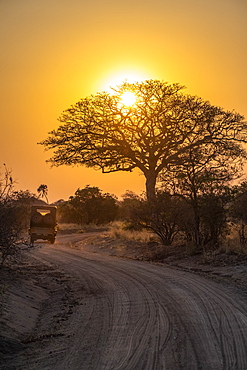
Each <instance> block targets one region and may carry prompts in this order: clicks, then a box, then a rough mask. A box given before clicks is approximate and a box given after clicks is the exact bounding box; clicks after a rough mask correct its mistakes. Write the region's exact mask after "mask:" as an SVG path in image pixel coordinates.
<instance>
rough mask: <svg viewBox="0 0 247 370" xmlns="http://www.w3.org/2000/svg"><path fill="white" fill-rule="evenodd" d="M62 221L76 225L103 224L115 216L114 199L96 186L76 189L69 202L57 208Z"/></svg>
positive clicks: (115, 206)
mask: <svg viewBox="0 0 247 370" xmlns="http://www.w3.org/2000/svg"><path fill="white" fill-rule="evenodd" d="M58 209H59V213H60V214H61V216H62V219H65V220H66V217H67V219H68V220H72V222H76V223H78V224H87V225H88V224H92V223H93V224H96V225H100V224H105V223H108V222H111V221H113V220H114V219H115V217H116V215H117V209H118V207H117V203H116V198H115V197H114V196H113V195H110V194H108V193H102V191H101V190H100V189H99V188H98V187H96V186H89V185H87V186H85V188H83V189H80V188H79V189H77V190H76V192H75V195H74V196H71V197H70V199H69V201H68V202H66V203H63V204H62V206H61V207H60V206H59V207H58Z"/></svg>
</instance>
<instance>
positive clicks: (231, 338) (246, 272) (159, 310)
mask: <svg viewBox="0 0 247 370" xmlns="http://www.w3.org/2000/svg"><path fill="white" fill-rule="evenodd" d="M136 247H138V248H136ZM150 247H152V246H149V248H150ZM146 248H147V246H146V245H144V244H140V245H138V246H136V245H133V243H130V242H128V243H127V244H126V243H125V242H123V241H119V240H118V241H112V240H110V239H109V237H108V236H107V235H102V234H100V235H99V234H95V233H87V234H70V235H60V236H58V239H57V242H56V244H55V245H54V246H52V245H50V244H47V243H43V244H35V248H34V249H33V250H32V252H31V253H30V254H28V255H26V256H25V258H24V260H23V263H22V264H20V265H16V266H14V268H12V269H8V268H5V269H3V270H2V271H1V272H0V274H1V284H2V286H3V287H4V290H5V293H4V294H1V296H0V297H1V298H0V299H1V307H2V312H1V322H0V329H1V330H0V333H1V334H0V358H1V363H0V369H23V370H25V369H35V370H39V369H40V370H43V369H52V368H54V369H59V370H62V369H64V370H65V369H66V370H67V369H72V370H73V369H78V370H79V369H82V370H84V369H85V370H87V369H112V370H113V369H114V370H115V369H129V370H132V369H147V370H150V369H168V370H169V369H172V370H174V369H175V370H176V369H185V370H186V369H188V370H191V369H203V370H204V369H205V370H207V369H208V370H209V369H210V370H218V369H222V370H225V369H236V370H239V369H240V370H241V369H242V370H244V369H246V368H247V353H246V348H247V335H246V334H247V312H246V302H247V289H246V277H247V264H246V260H244V259H243V258H242V257H241V258H240V257H239V256H234V255H232V256H225V255H219V256H217V257H216V258H215V259H214V261H213V262H212V261H211V263H210V264H209V262H210V261H207V264H203V263H202V262H203V261H202V260H201V257H198V256H195V257H193V258H192V257H188V258H181V259H179V258H178V257H176V256H174V255H167V256H166V259H165V263H161V261H158V262H157V261H156V262H152V263H147V262H145V261H143V260H145V258H146V257H145V256H146V252H147V250H146ZM156 252H157V254H158V250H157V251H156ZM113 257H122V258H113ZM135 260H142V262H140V261H135ZM204 262H205V261H204Z"/></svg>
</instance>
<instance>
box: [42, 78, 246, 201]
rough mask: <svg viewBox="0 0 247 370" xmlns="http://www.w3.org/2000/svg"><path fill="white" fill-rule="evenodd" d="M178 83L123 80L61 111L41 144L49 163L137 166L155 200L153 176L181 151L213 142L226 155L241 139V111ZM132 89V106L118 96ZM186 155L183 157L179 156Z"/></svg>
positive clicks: (243, 130) (109, 168) (179, 159)
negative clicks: (212, 101)
mask: <svg viewBox="0 0 247 370" xmlns="http://www.w3.org/2000/svg"><path fill="white" fill-rule="evenodd" d="M183 88H184V87H183V86H181V85H179V84H168V83H165V82H162V81H158V80H147V81H144V82H140V83H134V84H131V83H127V82H125V83H123V84H122V85H120V86H118V87H117V88H116V89H114V93H113V94H109V93H107V92H101V93H97V94H96V95H91V96H89V97H86V98H84V99H81V100H80V101H79V102H77V103H76V104H75V105H73V106H71V107H70V108H69V109H67V110H66V111H64V112H63V113H62V115H61V117H60V118H59V122H60V123H61V125H60V126H59V127H58V129H56V130H53V131H51V132H50V133H49V137H48V138H47V139H46V140H44V141H43V142H42V143H41V144H43V145H44V146H45V147H46V148H47V149H53V150H54V153H53V156H52V157H51V158H50V160H49V161H50V162H51V163H52V164H53V165H55V166H59V165H63V164H65V165H75V164H79V165H85V166H87V167H93V168H95V169H101V171H102V172H103V173H107V172H114V171H131V170H133V169H134V168H138V169H139V170H140V171H141V172H142V173H143V174H144V176H145V178H146V192H147V198H148V200H149V201H155V185H156V180H157V176H158V175H159V173H160V172H161V171H162V170H163V169H165V168H169V166H170V165H177V164H179V163H182V162H183V160H184V159H185V158H186V155H185V154H186V152H187V151H188V150H192V149H193V148H203V150H204V151H205V152H207V150H208V149H207V147H208V148H210V150H209V152H210V153H211V152H212V151H213V149H212V148H213V147H217V148H218V150H217V152H219V150H220V149H219V148H222V149H223V150H224V153H228V154H229V156H231V154H232V153H233V152H236V150H238V151H239V153H240V154H241V153H243V149H242V146H241V144H242V143H243V142H246V139H247V123H246V122H245V121H244V117H243V116H241V115H240V114H238V113H236V112H234V111H232V112H230V111H225V110H224V109H222V108H220V107H216V106H213V105H211V104H210V103H209V102H208V101H204V100H203V99H201V98H200V97H197V96H192V95H187V94H184V93H182V89H183ZM126 91H130V92H132V93H134V94H135V96H136V101H135V103H134V104H133V105H132V106H126V105H124V104H123V103H122V102H121V96H122V94H123V93H124V92H126ZM185 160H186V159H185Z"/></svg>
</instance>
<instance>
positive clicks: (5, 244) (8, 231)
mask: <svg viewBox="0 0 247 370" xmlns="http://www.w3.org/2000/svg"><path fill="white" fill-rule="evenodd" d="M24 244H27V242H26V241H25V240H24V238H23V237H22V225H21V224H20V223H19V220H18V216H17V209H16V207H15V206H13V204H11V203H10V202H0V264H1V265H3V264H4V263H5V262H6V260H7V259H13V258H14V259H16V258H17V256H18V255H19V253H20V251H21V247H22V246H23V245H24Z"/></svg>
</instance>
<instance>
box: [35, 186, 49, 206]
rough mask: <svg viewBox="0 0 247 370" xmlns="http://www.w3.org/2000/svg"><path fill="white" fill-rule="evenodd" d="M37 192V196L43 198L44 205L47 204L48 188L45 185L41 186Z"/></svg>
mask: <svg viewBox="0 0 247 370" xmlns="http://www.w3.org/2000/svg"><path fill="white" fill-rule="evenodd" d="M37 192H38V195H39V198H40V197H41V198H45V200H46V203H49V202H48V186H47V185H45V184H41V185H40V186H39V187H38V189H37Z"/></svg>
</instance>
